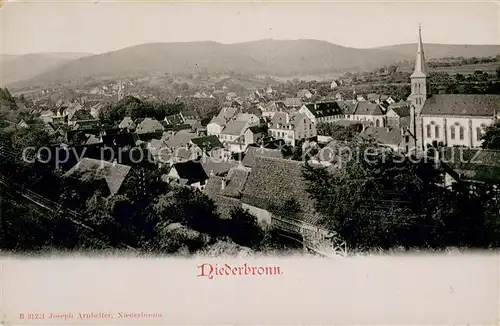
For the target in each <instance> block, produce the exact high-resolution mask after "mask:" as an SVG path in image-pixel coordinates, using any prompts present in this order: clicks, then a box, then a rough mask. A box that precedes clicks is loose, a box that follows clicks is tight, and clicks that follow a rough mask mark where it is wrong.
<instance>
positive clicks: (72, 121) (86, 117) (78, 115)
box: [68, 110, 99, 126]
mask: <svg viewBox="0 0 500 326" xmlns="http://www.w3.org/2000/svg"><path fill="white" fill-rule="evenodd" d="M68 117H69V116H68ZM86 122H88V123H90V124H92V125H94V124H96V123H98V122H99V120H96V119H94V117H93V116H92V115H91V114H90V112H89V111H87V110H77V111H75V112H74V114H72V115H71V117H69V120H68V125H69V126H74V125H76V124H80V125H83V124H85V123H86Z"/></svg>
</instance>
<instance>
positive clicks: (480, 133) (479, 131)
mask: <svg viewBox="0 0 500 326" xmlns="http://www.w3.org/2000/svg"><path fill="white" fill-rule="evenodd" d="M481 137H483V131H482V130H481V127H477V128H476V140H477V141H480V140H481Z"/></svg>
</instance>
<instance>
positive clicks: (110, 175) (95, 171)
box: [63, 157, 131, 196]
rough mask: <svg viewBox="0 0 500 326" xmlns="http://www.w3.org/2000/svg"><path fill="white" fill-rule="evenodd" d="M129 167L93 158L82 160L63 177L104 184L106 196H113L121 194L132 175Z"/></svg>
mask: <svg viewBox="0 0 500 326" xmlns="http://www.w3.org/2000/svg"><path fill="white" fill-rule="evenodd" d="M130 170H131V167H130V166H128V165H123V164H117V163H116V162H114V163H111V162H107V161H102V160H96V159H92V158H87V157H85V158H82V159H81V160H80V161H79V162H78V163H77V164H76V165H75V166H74V167H72V168H71V169H70V170H69V171H68V172H66V173H65V174H64V175H63V177H65V178H72V179H76V180H80V181H83V182H85V181H98V182H103V184H104V185H105V187H103V188H104V190H106V192H105V193H104V194H103V195H104V196H113V195H116V194H117V193H119V191H120V189H121V187H122V185H123V184H124V181H125V180H126V178H127V177H128V175H129V174H130Z"/></svg>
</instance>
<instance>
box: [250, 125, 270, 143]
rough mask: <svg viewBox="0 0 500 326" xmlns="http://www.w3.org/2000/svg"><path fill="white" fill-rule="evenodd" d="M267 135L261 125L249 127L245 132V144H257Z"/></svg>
mask: <svg viewBox="0 0 500 326" xmlns="http://www.w3.org/2000/svg"><path fill="white" fill-rule="evenodd" d="M266 135H267V132H266V131H265V130H264V128H262V127H261V126H252V127H250V128H247V130H246V131H245V133H244V137H245V144H248V145H250V144H256V143H258V142H259V141H261V140H262V139H263V138H264V137H265V136H266Z"/></svg>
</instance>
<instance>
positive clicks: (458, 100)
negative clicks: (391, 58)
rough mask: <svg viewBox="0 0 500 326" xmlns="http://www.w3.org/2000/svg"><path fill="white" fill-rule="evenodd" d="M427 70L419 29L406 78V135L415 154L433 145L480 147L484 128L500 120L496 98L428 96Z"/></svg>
mask: <svg viewBox="0 0 500 326" xmlns="http://www.w3.org/2000/svg"><path fill="white" fill-rule="evenodd" d="M428 78H429V70H428V67H427V64H426V61H425V55H424V47H423V44H422V33H421V28H420V27H419V31H418V44H417V57H416V61H415V70H414V71H413V73H412V75H411V76H410V80H411V94H410V96H409V98H408V100H409V102H410V130H409V131H410V133H411V134H412V135H413V138H414V144H413V145H414V147H415V148H416V150H417V151H421V150H424V149H425V147H426V146H427V145H428V144H432V143H433V142H437V143H442V144H444V146H449V147H452V146H464V147H469V148H477V147H481V143H482V140H481V137H482V135H483V133H484V130H485V128H486V127H487V126H488V125H490V124H492V123H493V122H494V121H495V120H496V119H498V118H499V117H500V114H499V113H500V95H486V94H429V81H428Z"/></svg>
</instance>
